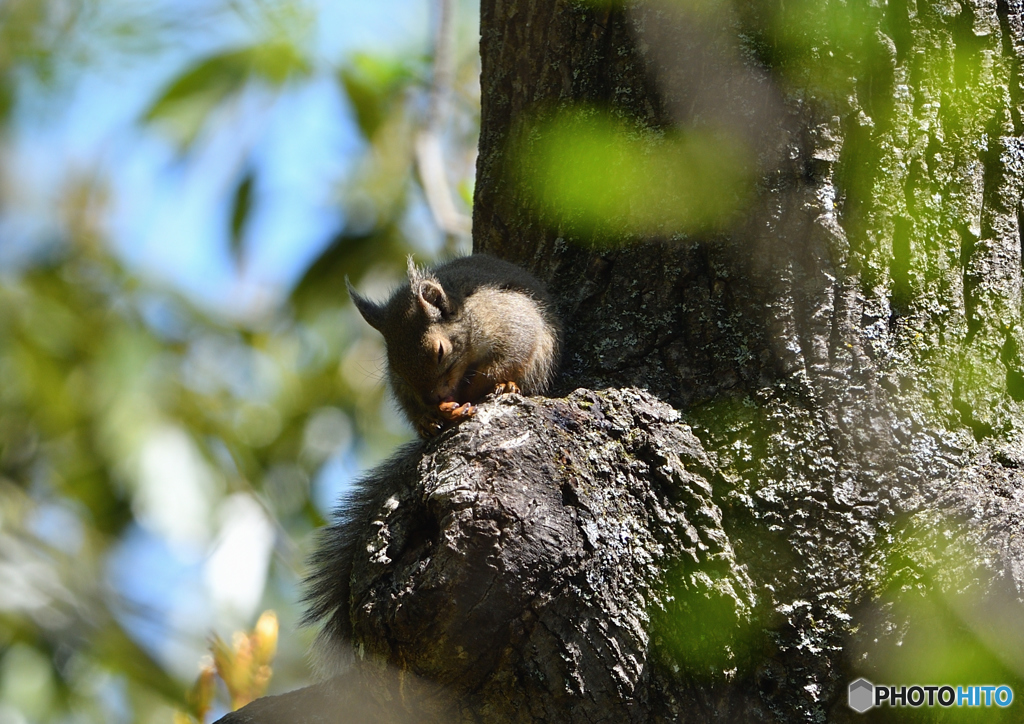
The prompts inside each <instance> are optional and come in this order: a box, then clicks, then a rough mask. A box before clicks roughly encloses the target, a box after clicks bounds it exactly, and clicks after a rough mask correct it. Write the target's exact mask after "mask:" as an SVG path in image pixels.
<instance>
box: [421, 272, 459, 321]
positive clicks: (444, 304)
mask: <svg viewBox="0 0 1024 724" xmlns="http://www.w3.org/2000/svg"><path fill="white" fill-rule="evenodd" d="M415 290H416V298H417V299H418V301H419V303H420V307H422V309H423V311H424V312H426V313H427V316H428V317H430V318H431V319H440V318H442V317H447V316H448V315H449V314H450V313H451V310H452V308H451V303H450V302H449V301H448V295H447V294H445V293H444V287H442V286H441V285H440V284H438V283H437V281H436V280H434V279H421V280H419V281H418V282H417V283H416V286H415Z"/></svg>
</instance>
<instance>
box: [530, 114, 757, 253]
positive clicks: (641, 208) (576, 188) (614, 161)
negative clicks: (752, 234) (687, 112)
mask: <svg viewBox="0 0 1024 724" xmlns="http://www.w3.org/2000/svg"><path fill="white" fill-rule="evenodd" d="M534 137H535V139H536V140H535V142H534V143H533V144H532V145H531V146H530V147H529V148H527V149H522V151H521V157H522V158H523V159H524V161H523V164H522V167H521V171H520V183H521V184H523V186H524V188H525V189H527V190H528V192H529V193H530V194H531V195H532V196H533V197H534V199H535V201H536V203H537V204H538V206H539V207H540V208H541V210H542V212H543V213H544V214H545V216H546V218H547V219H548V220H549V222H550V223H552V224H564V225H566V226H568V227H570V228H574V229H576V230H578V231H581V232H583V233H586V234H588V235H590V236H592V237H600V238H607V239H609V240H622V239H623V238H624V236H626V235H629V234H669V235H670V234H674V233H686V232H693V231H697V230H700V229H706V228H714V227H719V226H722V225H724V224H726V223H728V221H729V220H730V219H731V218H733V217H734V216H735V215H736V214H738V213H739V212H740V211H741V210H742V208H743V202H744V197H745V195H746V193H747V191H748V190H749V188H750V186H751V184H752V183H753V177H752V172H753V163H752V162H753V159H752V157H751V154H750V149H748V148H746V147H745V145H744V144H743V143H742V142H741V141H740V140H739V139H737V138H734V137H731V136H728V135H726V134H724V133H721V132H718V131H715V130H711V129H691V130H683V131H665V132H660V133H659V132H654V131H645V130H640V129H637V128H633V127H630V126H628V125H627V124H624V123H623V122H621V121H619V120H618V119H616V118H613V117H611V116H609V115H606V114H603V113H600V112H596V111H588V110H582V109H581V110H577V111H574V112H569V113H563V114H561V115H559V116H557V117H556V118H555V119H554V120H552V121H550V122H548V123H545V124H542V125H541V126H540V127H539V128H538V129H536V132H535V134H534Z"/></svg>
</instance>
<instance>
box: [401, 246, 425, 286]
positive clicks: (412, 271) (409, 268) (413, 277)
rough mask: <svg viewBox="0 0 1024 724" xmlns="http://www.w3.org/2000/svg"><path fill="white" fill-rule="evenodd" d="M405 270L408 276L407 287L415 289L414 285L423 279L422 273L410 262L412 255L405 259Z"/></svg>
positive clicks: (414, 263)
mask: <svg viewBox="0 0 1024 724" xmlns="http://www.w3.org/2000/svg"><path fill="white" fill-rule="evenodd" d="M405 270H406V274H408V275H409V286H411V287H412V288H413V289H415V288H416V284H417V283H418V282H419V281H420V280H421V279H423V272H421V271H420V270H419V269H418V268H416V262H414V261H413V260H412V254H409V256H407V257H405Z"/></svg>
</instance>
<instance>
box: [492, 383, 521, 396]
mask: <svg viewBox="0 0 1024 724" xmlns="http://www.w3.org/2000/svg"><path fill="white" fill-rule="evenodd" d="M494 394H495V395H518V394H521V393H520V391H519V385H517V384H516V383H515V382H513V381H512V380H509V381H508V382H499V383H498V384H496V385H495V386H494Z"/></svg>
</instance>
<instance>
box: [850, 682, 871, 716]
mask: <svg viewBox="0 0 1024 724" xmlns="http://www.w3.org/2000/svg"><path fill="white" fill-rule="evenodd" d="M874 705H875V685H874V684H872V683H871V682H870V681H868V680H867V679H857V680H856V681H855V682H853V683H852V684H850V708H851V709H853V710H854V711H855V712H857V713H858V714H863V713H864V712H866V711H867V710H868V709H870V708H871V707H873V706H874Z"/></svg>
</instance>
